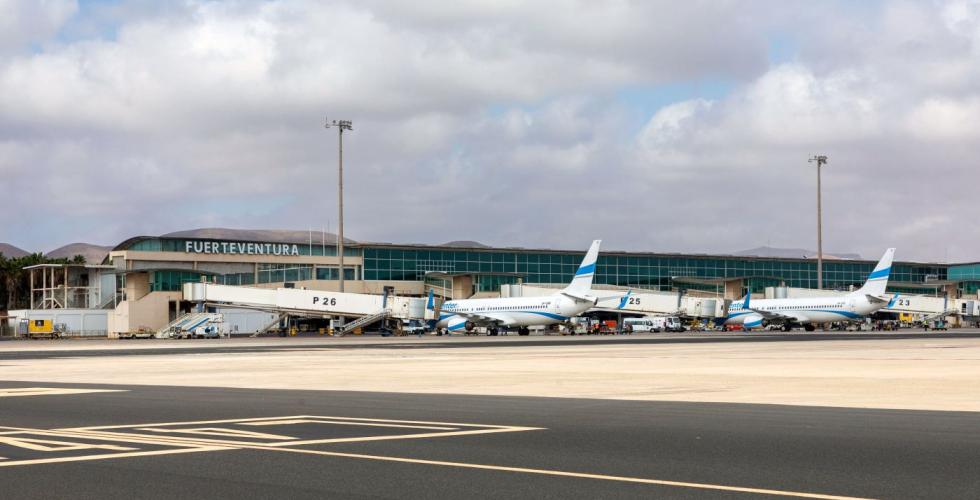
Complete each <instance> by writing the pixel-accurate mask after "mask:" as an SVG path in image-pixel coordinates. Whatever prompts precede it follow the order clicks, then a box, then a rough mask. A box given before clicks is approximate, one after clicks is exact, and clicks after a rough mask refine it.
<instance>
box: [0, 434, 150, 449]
mask: <svg viewBox="0 0 980 500" xmlns="http://www.w3.org/2000/svg"><path fill="white" fill-rule="evenodd" d="M0 444H4V445H7V446H16V447H18V448H24V449H27V450H33V451H75V450H93V449H101V450H116V451H132V450H135V449H136V448H127V447H125V446H116V445H113V444H90V443H78V442H75V443H71V442H67V441H54V440H50V439H37V438H28V437H13V436H6V437H0Z"/></svg>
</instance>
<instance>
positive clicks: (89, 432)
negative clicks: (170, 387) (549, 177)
mask: <svg viewBox="0 0 980 500" xmlns="http://www.w3.org/2000/svg"><path fill="white" fill-rule="evenodd" d="M304 418H315V417H279V418H278V420H284V419H304ZM249 420H252V421H257V420H262V419H249ZM265 420H270V419H265ZM237 421H241V420H237ZM175 423H185V422H175ZM114 427H115V428H119V427H142V426H138V425H137V426H114ZM487 427H491V426H484V428H483V429H479V430H469V431H458V432H443V433H425V434H407V435H401V436H370V437H362V438H341V439H327V440H311V441H293V442H288V443H275V444H255V443H237V442H231V441H224V442H221V441H217V440H209V439H200V438H194V439H188V438H182V437H177V436H146V435H139V434H128V433H123V432H115V431H98V430H94V429H96V428H89V429H85V430H75V431H72V430H69V429H61V430H53V431H44V430H40V429H18V430H19V431H20V432H24V433H27V432H31V433H37V434H47V435H55V436H62V437H75V438H80V439H106V440H112V441H122V442H133V443H137V442H139V443H149V444H156V445H170V446H185V447H190V448H184V449H173V450H155V451H145V452H131V453H112V454H102V455H90V456H80V457H61V458H50V459H34V460H18V461H12V462H0V467H5V466H14V465H31V464H42V463H59V462H74V461H85V460H100V459H110V458H126V457H138V456H152V455H167V454H175V453H194V452H201V451H221V450H233V449H253V450H267V451H282V452H287V453H300V454H307V455H319V456H329V457H340V458H354V459H361V460H377V461H384V462H398V463H409V464H420V465H436V466H442V467H456V468H463V469H478V470H489V471H499V472H514V473H523V474H537V475H544V476H555V477H569V478H579V479H592V480H602V481H615V482H624V483H639V484H651V485H658V486H670V487H679V488H692V489H701V490H712V491H729V492H738V493H752V494H758V495H774V496H784V497H795V498H813V499H820V500H867V499H861V498H859V497H849V496H839V495H827V494H822V493H808V492H798V491H788V490H773V489H767V488H751V487H744V486H728V485H720V484H709V483H695V482H687V481H670V480H664V479H650V478H639V477H629V476H614V475H607V474H592V473H584V472H569V471H560V470H551V469H534V468H527V467H511V466H505V465H489V464H476V463H465V462H448V461H441V460H425V459H418V458H407V457H391V456H381V455H366V454H360V453H342V452H332V451H321V450H310V449H304V448H288V447H284V446H285V445H293V446H295V445H300V444H316V443H331V442H356V441H377V440H383V439H415V438H422V437H447V436H459V435H473V434H489V433H500V432H517V431H527V430H540V428H535V427H506V426H493V428H487ZM4 428H6V429H15V428H13V427H4ZM214 443H220V444H218V445H214Z"/></svg>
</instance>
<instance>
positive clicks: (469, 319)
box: [426, 240, 602, 335]
mask: <svg viewBox="0 0 980 500" xmlns="http://www.w3.org/2000/svg"><path fill="white" fill-rule="evenodd" d="M600 243H602V240H595V241H593V242H592V246H591V247H589V251H588V253H586V254H585V259H584V260H582V264H581V265H580V266H579V267H578V270H577V271H576V272H575V277H573V278H572V282H571V283H570V284H569V285H568V286H567V287H565V288H564V289H563V290H561V291H560V292H558V293H555V294H553V295H547V296H542V297H511V298H500V299H466V300H450V301H448V302H445V303H444V304H442V308H441V310H440V311H439V316H438V319H433V320H431V321H430V326H429V327H430V328H434V329H442V328H445V329H446V330H447V331H449V332H458V331H460V330H465V331H467V332H471V331H473V329H474V328H476V327H477V326H485V327H487V329H488V330H487V333H488V334H489V335H497V333H498V332H499V331H500V328H504V329H507V328H514V327H516V328H517V329H518V330H517V331H518V334H520V335H529V334H530V330H529V329H528V327H529V326H543V325H552V324H555V323H561V322H563V321H568V320H569V318H572V317H574V316H578V315H579V314H582V313H584V312H585V311H588V310H589V309H590V308H592V307H594V306H595V305H596V303H597V302H598V300H599V298H598V297H595V296H593V295H592V278H593V276H595V265H596V261H597V260H598V258H599V244H600ZM434 306H435V303H434V299H433V294H432V291H431V290H430V291H429V300H428V303H427V304H426V309H427V310H429V311H435V307H434Z"/></svg>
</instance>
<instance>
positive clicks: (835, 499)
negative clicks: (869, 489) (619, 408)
mask: <svg viewBox="0 0 980 500" xmlns="http://www.w3.org/2000/svg"><path fill="white" fill-rule="evenodd" d="M275 449H277V450H280V451H286V452H291V453H304V454H310V455H323V456H331V457H343V458H358V459H363V460H380V461H385V462H402V463H411V464H424V465H440V466H444V467H459V468H464V469H482V470H492V471H501V472H520V473H524V474H540V475H545V476H560V477H573V478H581V479H598V480H603V481H617V482H624V483H640V484H655V485H660V486H674V487H681V488H694V489H702V490H714V491H732V492H740V493H755V494H759V495H775V496H784V497H796V498H817V499H821V500H870V499H864V498H860V497H849V496H838V495H824V494H821V493H806V492H799V491H785V490H770V489H765V488H747V487H742V486H726V485H721V484H707V483H692V482H685V481H667V480H663V479H647V478H641V477H628V476H610V475H605V474H589V473H584V472H566V471H560V470H549V469H530V468H526V467H508V466H504V465H486V464H471V463H464V462H445V461H441V460H423V459H417V458H404V457H385V456H378V455H362V454H359V453H339V452H332V451H320V450H306V449H296V448H275Z"/></svg>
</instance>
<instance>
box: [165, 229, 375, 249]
mask: <svg viewBox="0 0 980 500" xmlns="http://www.w3.org/2000/svg"><path fill="white" fill-rule="evenodd" d="M160 237H161V238H206V239H212V240H234V241H281V242H283V243H309V242H310V240H311V239H312V241H313V244H314V245H315V244H317V243H321V244H322V243H327V244H333V245H336V244H337V235H336V234H334V233H327V232H324V231H317V230H314V231H313V232H312V238H311V232H310V231H309V230H306V231H304V230H292V229H227V228H222V227H206V228H200V229H188V230H185V231H175V232H173V233H167V234H162V235H160ZM344 243H357V242H356V241H354V240H352V239H350V238H346V237H345V238H344Z"/></svg>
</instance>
